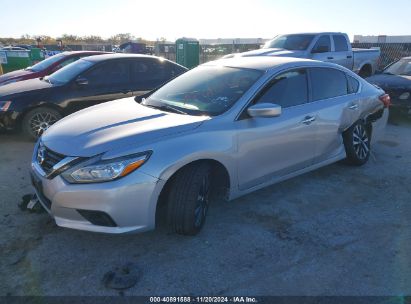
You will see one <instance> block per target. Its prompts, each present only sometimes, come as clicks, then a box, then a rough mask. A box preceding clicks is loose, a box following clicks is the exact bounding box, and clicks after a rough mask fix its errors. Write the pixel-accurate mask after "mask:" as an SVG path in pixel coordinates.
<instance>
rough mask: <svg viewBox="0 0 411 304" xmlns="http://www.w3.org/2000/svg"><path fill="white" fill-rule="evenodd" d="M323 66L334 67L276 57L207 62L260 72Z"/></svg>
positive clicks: (320, 63) (208, 63) (207, 64)
mask: <svg viewBox="0 0 411 304" xmlns="http://www.w3.org/2000/svg"><path fill="white" fill-rule="evenodd" d="M299 64H301V65H305V66H307V65H310V64H315V65H321V66H334V65H333V64H327V63H325V62H322V61H317V60H311V59H301V58H293V57H275V56H249V57H233V58H227V59H220V60H215V61H211V62H207V63H205V64H203V65H205V66H211V65H213V66H226V67H232V68H248V69H254V70H260V71H268V70H271V69H274V68H276V67H278V66H283V65H295V66H298V65H299Z"/></svg>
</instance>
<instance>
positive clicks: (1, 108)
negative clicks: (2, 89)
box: [0, 101, 11, 112]
mask: <svg viewBox="0 0 411 304" xmlns="http://www.w3.org/2000/svg"><path fill="white" fill-rule="evenodd" d="M10 105H11V101H0V112H6V111H7V110H8V109H9V108H10Z"/></svg>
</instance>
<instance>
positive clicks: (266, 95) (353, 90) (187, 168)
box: [31, 57, 389, 235]
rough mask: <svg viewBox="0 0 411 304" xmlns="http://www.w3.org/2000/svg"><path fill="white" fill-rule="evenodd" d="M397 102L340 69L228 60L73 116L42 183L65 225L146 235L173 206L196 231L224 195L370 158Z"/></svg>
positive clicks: (40, 162) (178, 222)
mask: <svg viewBox="0 0 411 304" xmlns="http://www.w3.org/2000/svg"><path fill="white" fill-rule="evenodd" d="M388 105H389V97H388V96H387V95H386V94H385V93H384V91H382V90H381V89H379V88H376V87H375V86H373V85H371V84H369V83H368V82H366V81H365V80H363V79H362V78H360V77H359V76H357V75H356V74H354V73H353V72H351V71H349V70H348V69H346V68H343V67H341V66H339V65H335V64H330V63H324V62H319V61H312V60H304V59H296V58H273V57H253V58H235V59H227V60H219V61H215V62H211V63H206V64H204V65H201V66H200V67H197V68H194V69H192V70H190V71H188V72H187V73H185V74H183V75H181V76H179V77H177V78H176V79H174V80H172V81H171V82H169V83H168V84H166V85H164V86H162V87H161V88H159V89H158V90H157V91H155V92H154V93H153V94H151V95H150V96H148V97H147V98H142V99H141V100H140V98H136V99H134V98H129V99H126V100H121V101H113V102H108V103H105V104H102V105H97V106H94V107H91V108H89V109H85V110H83V111H80V112H77V113H75V114H73V115H71V116H69V117H66V118H64V119H62V120H61V121H59V122H58V123H56V124H55V125H53V126H52V127H51V128H50V129H48V130H47V131H46V132H45V133H44V134H43V135H42V137H41V139H40V140H39V142H38V143H37V144H36V146H35V149H34V153H33V159H32V170H31V174H32V181H33V185H34V187H35V189H36V193H37V195H38V197H39V199H40V201H41V204H42V205H43V206H44V208H46V210H47V211H48V212H49V213H50V214H51V215H52V216H53V217H54V219H55V221H56V223H57V225H59V226H62V227H69V228H74V229H80V230H89V231H97V232H107V233H122V232H129V231H144V230H148V229H152V228H153V227H154V226H155V222H156V215H160V214H162V211H161V210H166V214H167V218H168V219H169V223H170V225H171V227H172V229H173V230H174V231H176V232H177V233H181V234H188V235H193V234H196V233H198V232H199V231H200V229H201V227H202V226H203V225H204V222H205V217H206V214H207V210H208V206H209V202H210V199H211V200H212V199H213V198H215V197H216V196H217V197H218V194H219V193H220V194H226V195H227V197H228V199H230V200H231V199H234V198H237V197H239V196H241V195H244V194H246V193H249V192H252V191H255V190H257V189H260V188H262V187H265V186H268V185H271V184H273V183H276V182H279V181H282V180H285V179H287V178H290V177H293V176H296V175H299V174H302V173H305V172H308V171H311V170H313V169H316V168H319V167H322V166H325V165H328V164H330V163H333V162H336V161H339V160H342V159H347V161H349V162H350V163H352V164H354V165H362V164H364V163H366V162H367V160H368V158H369V156H370V149H371V134H373V138H374V135H377V134H374V131H375V130H379V128H381V127H384V126H385V123H386V120H387V114H388V112H387V111H388V109H387V107H388ZM158 218H161V217H158Z"/></svg>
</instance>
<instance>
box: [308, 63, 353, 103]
mask: <svg viewBox="0 0 411 304" xmlns="http://www.w3.org/2000/svg"><path fill="white" fill-rule="evenodd" d="M312 69H329V70H334V71H338V72H340V73H343V74H344V77H345V82H346V85H347V93H346V94H343V95H338V96H333V97H328V98H322V99H317V100H313V81H312V75H311V70H312ZM307 70H308V78H309V85H310V88H309V90H310V101H309V103H313V102H317V101H324V100H330V99H334V98H339V97H342V96H348V95H351V94H356V93H350V94H349V93H348V77H347V73H346V72H345V71H343V70H340V69H337V68H335V67H329V66H312V67H307ZM357 81H358V82H360V81H359V80H358V79H357ZM360 84H361V83H360ZM359 88H360V86H358V90H359Z"/></svg>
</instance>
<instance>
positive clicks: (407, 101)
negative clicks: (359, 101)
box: [367, 57, 411, 115]
mask: <svg viewBox="0 0 411 304" xmlns="http://www.w3.org/2000/svg"><path fill="white" fill-rule="evenodd" d="M367 81H368V82H371V83H373V84H375V85H377V86H379V87H380V88H382V89H383V90H384V91H385V92H387V93H388V94H389V95H390V96H391V105H392V109H393V110H396V111H398V112H400V113H403V114H407V115H411V57H405V58H402V59H400V60H398V61H397V62H394V63H393V64H391V65H389V66H388V67H386V68H385V69H384V70H383V71H382V72H381V73H379V74H377V75H374V76H371V77H369V78H367Z"/></svg>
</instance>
